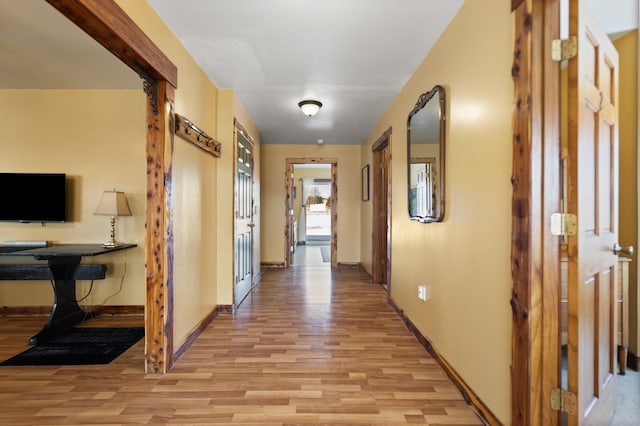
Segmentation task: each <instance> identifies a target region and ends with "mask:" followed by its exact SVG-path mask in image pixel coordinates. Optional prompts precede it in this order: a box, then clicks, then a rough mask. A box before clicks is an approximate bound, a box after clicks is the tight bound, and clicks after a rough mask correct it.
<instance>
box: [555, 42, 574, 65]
mask: <svg viewBox="0 0 640 426" xmlns="http://www.w3.org/2000/svg"><path fill="white" fill-rule="evenodd" d="M576 56H578V38H577V37H576V36H571V37H569V38H563V39H559V38H558V39H555V40H553V41H552V42H551V59H553V60H554V61H556V62H562V61H566V60H567V59H571V58H575V57H576Z"/></svg>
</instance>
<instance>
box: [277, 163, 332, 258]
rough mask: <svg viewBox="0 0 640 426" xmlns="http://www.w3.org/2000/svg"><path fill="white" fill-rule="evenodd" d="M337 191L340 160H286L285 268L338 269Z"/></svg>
mask: <svg viewBox="0 0 640 426" xmlns="http://www.w3.org/2000/svg"><path fill="white" fill-rule="evenodd" d="M337 188H338V162H337V159H334V158H287V159H286V166H285V190H286V195H285V242H286V245H285V267H289V266H292V265H296V264H298V265H299V264H301V263H307V262H312V263H314V264H315V263H318V264H326V265H330V266H331V267H336V266H337V247H338V231H337V224H338V190H337Z"/></svg>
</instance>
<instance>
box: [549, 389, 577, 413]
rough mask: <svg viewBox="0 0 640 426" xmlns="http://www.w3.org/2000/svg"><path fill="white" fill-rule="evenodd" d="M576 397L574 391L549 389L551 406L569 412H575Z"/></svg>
mask: <svg viewBox="0 0 640 426" xmlns="http://www.w3.org/2000/svg"><path fill="white" fill-rule="evenodd" d="M577 406H578V399H577V398H576V395H575V394H574V393H571V392H569V391H568V390H566V389H560V388H555V389H552V390H551V408H552V409H554V410H557V411H563V412H565V413H569V414H575V413H576V407H577Z"/></svg>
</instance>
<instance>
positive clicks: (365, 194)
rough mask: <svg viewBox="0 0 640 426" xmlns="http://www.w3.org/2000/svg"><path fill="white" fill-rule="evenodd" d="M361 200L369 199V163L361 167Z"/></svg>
mask: <svg viewBox="0 0 640 426" xmlns="http://www.w3.org/2000/svg"><path fill="white" fill-rule="evenodd" d="M362 201H369V165H368V164H367V165H366V166H364V167H363V168H362Z"/></svg>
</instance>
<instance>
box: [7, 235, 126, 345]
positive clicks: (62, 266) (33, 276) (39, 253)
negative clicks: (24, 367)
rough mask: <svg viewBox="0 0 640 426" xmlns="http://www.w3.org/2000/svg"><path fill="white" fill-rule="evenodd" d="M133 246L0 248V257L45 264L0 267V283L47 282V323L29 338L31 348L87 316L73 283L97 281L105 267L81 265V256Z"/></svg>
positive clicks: (67, 245)
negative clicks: (49, 290)
mask: <svg viewBox="0 0 640 426" xmlns="http://www.w3.org/2000/svg"><path fill="white" fill-rule="evenodd" d="M132 247H136V244H123V245H120V246H117V247H102V245H101V244H55V245H51V246H49V247H41V248H30V247H0V256H28V257H32V258H34V259H36V260H42V261H46V262H47V263H46V264H23V265H14V264H11V265H0V280H51V282H52V285H53V306H52V309H51V314H50V315H49V320H48V321H47V324H46V325H45V326H44V327H43V328H42V330H40V332H38V333H37V334H36V335H34V336H33V337H32V338H31V339H29V344H31V345H35V344H37V343H38V341H43V340H45V339H46V338H47V337H48V336H52V335H59V334H63V333H64V332H65V331H67V330H69V329H70V328H72V327H73V326H74V325H76V324H78V323H80V322H82V321H84V320H85V319H87V318H89V317H91V314H90V313H88V312H85V311H83V310H82V309H81V308H80V306H79V305H78V301H77V299H76V280H79V279H80V280H101V279H104V277H105V275H106V271H107V267H106V265H94V264H91V265H82V264H81V263H80V262H81V260H82V258H83V257H87V256H98V255H101V254H106V253H111V252H114V251H119V250H124V249H129V248H132Z"/></svg>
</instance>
